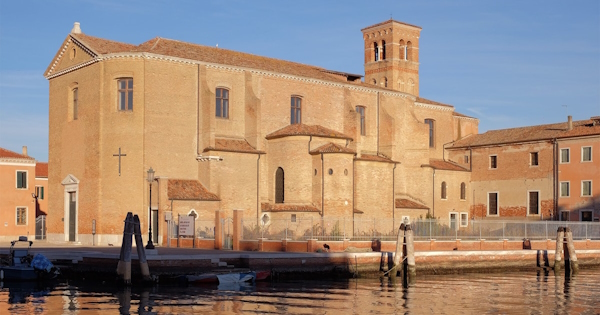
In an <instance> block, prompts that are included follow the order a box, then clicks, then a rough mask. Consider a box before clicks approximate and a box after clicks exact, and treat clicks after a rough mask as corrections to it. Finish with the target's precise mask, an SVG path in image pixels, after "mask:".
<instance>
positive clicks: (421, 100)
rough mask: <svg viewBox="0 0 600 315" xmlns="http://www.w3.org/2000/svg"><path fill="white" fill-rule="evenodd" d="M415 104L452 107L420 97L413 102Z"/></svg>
mask: <svg viewBox="0 0 600 315" xmlns="http://www.w3.org/2000/svg"><path fill="white" fill-rule="evenodd" d="M415 102H416V103H424V104H431V105H438V106H446V107H454V106H452V105H448V104H444V103H440V102H436V101H432V100H428V99H426V98H422V97H417V99H416V100H415Z"/></svg>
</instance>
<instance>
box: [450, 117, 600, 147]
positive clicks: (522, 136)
mask: <svg viewBox="0 0 600 315" xmlns="http://www.w3.org/2000/svg"><path fill="white" fill-rule="evenodd" d="M589 135H600V124H596V125H595V126H594V125H593V121H592V120H578V121H573V129H572V130H567V122H563V123H557V124H548V125H537V126H528V127H520V128H511V129H498V130H490V131H487V132H485V133H483V134H478V135H472V136H470V137H466V138H464V139H461V140H458V141H456V142H455V143H454V144H453V145H452V147H450V148H465V147H477V146H486V145H497V144H507V143H518V142H527V141H540V140H551V139H554V138H570V137H578V136H589Z"/></svg>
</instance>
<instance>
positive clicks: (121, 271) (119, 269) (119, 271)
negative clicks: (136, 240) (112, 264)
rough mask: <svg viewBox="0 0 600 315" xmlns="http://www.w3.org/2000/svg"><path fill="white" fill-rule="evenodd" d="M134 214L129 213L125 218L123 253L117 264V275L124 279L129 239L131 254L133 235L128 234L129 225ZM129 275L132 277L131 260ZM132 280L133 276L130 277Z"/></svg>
mask: <svg viewBox="0 0 600 315" xmlns="http://www.w3.org/2000/svg"><path fill="white" fill-rule="evenodd" d="M132 217H133V214H132V213H131V212H127V216H126V217H125V221H124V222H125V223H124V224H123V241H122V242H121V253H120V255H119V263H118V264H117V275H119V277H120V278H122V279H124V278H125V274H126V273H127V264H126V260H125V256H126V251H127V239H128V238H129V244H130V245H129V252H131V234H128V233H127V231H128V228H129V224H130V222H131V221H132ZM129 274H130V275H131V260H129ZM129 278H130V279H131V276H130V277H129Z"/></svg>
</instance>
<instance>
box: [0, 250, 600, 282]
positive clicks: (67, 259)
mask: <svg viewBox="0 0 600 315" xmlns="http://www.w3.org/2000/svg"><path fill="white" fill-rule="evenodd" d="M9 247H10V244H7V243H0V257H2V258H3V259H5V258H6V257H7V256H8V253H9ZM31 253H32V254H34V255H35V254H37V253H40V254H43V255H44V256H46V257H47V258H49V259H50V260H51V261H52V262H53V263H55V265H57V266H59V267H60V268H61V271H62V272H63V274H65V276H66V277H85V278H104V279H110V278H107V277H110V276H115V277H116V267H117V263H118V260H119V253H120V247H116V246H94V247H89V246H79V245H72V244H66V243H65V244H53V243H47V242H44V241H37V242H34V246H33V247H32V249H31ZM146 256H147V260H148V266H149V268H150V273H151V274H153V275H156V276H158V277H159V279H163V278H164V279H167V278H175V277H178V276H181V275H186V274H201V273H207V272H215V271H217V272H228V271H232V270H239V269H251V270H270V271H272V274H273V275H274V276H275V277H276V278H298V277H311V276H314V277H323V276H330V277H376V276H379V275H381V273H382V271H385V270H388V268H391V266H392V262H393V252H389V251H383V252H328V253H316V252H258V251H229V250H208V249H195V248H176V247H157V248H156V249H155V250H152V251H146ZM577 258H578V260H579V265H580V267H581V268H600V249H584V250H577ZM415 260H416V267H417V273H418V274H447V273H465V272H501V271H507V270H535V269H537V268H543V267H548V268H551V267H552V266H553V264H554V251H550V250H535V249H533V250H528V249H521V250H459V251H457V250H446V251H417V252H416V253H415ZM563 263H564V262H563ZM131 265H132V274H133V275H132V277H133V279H134V281H135V279H136V277H137V276H138V275H139V272H140V270H139V264H138V261H137V254H136V250H135V249H134V250H133V251H132V264H131Z"/></svg>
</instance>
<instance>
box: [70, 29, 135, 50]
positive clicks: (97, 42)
mask: <svg viewBox="0 0 600 315" xmlns="http://www.w3.org/2000/svg"><path fill="white" fill-rule="evenodd" d="M71 36H73V38H75V39H76V40H78V41H79V42H81V43H82V44H84V45H85V46H86V47H89V48H91V49H92V50H93V51H94V52H95V53H98V54H110V53H119V52H126V51H131V50H132V49H134V48H135V47H136V46H135V45H132V44H127V43H121V42H115V41H112V40H108V39H103V38H99V37H94V36H89V35H85V34H71Z"/></svg>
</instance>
